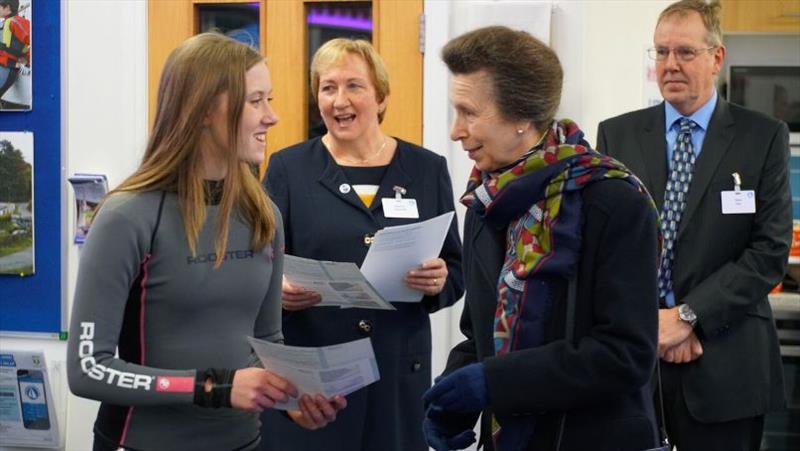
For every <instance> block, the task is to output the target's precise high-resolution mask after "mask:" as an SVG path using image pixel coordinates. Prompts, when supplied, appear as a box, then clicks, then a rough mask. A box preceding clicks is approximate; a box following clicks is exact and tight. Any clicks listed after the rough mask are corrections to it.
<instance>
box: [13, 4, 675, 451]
mask: <svg viewBox="0 0 800 451" xmlns="http://www.w3.org/2000/svg"><path fill="white" fill-rule="evenodd" d="M496 3H497V7H498V8H503V6H504V5H503V3H504V2H503V1H497V2H496ZM514 3H517V4H518V3H520V2H519V1H516V2H514ZM531 3H532V4H533V3H538V4H541V3H551V4H552V9H553V13H552V16H551V19H552V28H551V34H550V39H551V44H552V46H553V48H554V49H555V50H556V52H557V53H558V54H559V57H560V58H561V62H562V65H563V66H564V71H565V82H564V83H565V85H564V96H563V101H562V105H561V109H560V112H559V116H560V117H570V118H572V119H574V120H575V121H576V122H578V124H579V125H581V126H582V128H583V130H584V131H585V132H586V135H587V138H588V139H589V141H590V142H594V138H595V134H596V130H597V123H598V122H599V121H600V120H602V119H605V118H608V117H611V116H614V115H617V114H620V113H623V112H626V111H630V110H633V109H637V108H641V107H642V106H644V105H643V77H644V72H643V71H644V69H643V63H642V61H643V51H644V49H645V48H646V47H648V46H649V45H651V42H652V31H653V28H654V26H655V20H656V17H657V15H658V13H659V11H660V10H661V9H663V8H664V7H665V6H666V5H667V4H668V3H669V2H667V1H655V0H652V1H651V0H585V1H558V0H553V1H546V0H545V1H535V2H531ZM506 4H508V3H506ZM469 10H470V3H469V2H468V1H467V0H458V1H452V0H447V1H442V0H426V1H425V11H426V38H427V39H426V53H425V67H424V72H425V74H424V86H425V98H424V104H423V109H424V113H423V114H424V130H423V144H424V145H425V146H426V147H428V148H430V149H432V150H435V151H437V152H439V153H441V154H442V155H445V156H446V157H447V158H448V162H449V165H450V170H451V176H452V179H453V187H454V194H455V197H456V198H458V196H460V194H461V193H462V191H463V188H464V186H465V183H466V177H467V175H468V173H469V170H470V168H471V162H470V161H469V160H468V159H467V158H466V156H465V155H464V154H463V152H462V151H461V150H460V147H459V146H458V145H457V144H452V143H451V142H450V141H449V139H448V137H447V136H448V130H449V125H450V114H451V113H450V108H449V105H448V101H447V83H448V76H447V70H446V68H445V67H444V65H443V64H442V63H441V62H440V60H439V51H440V49H441V47H442V46H443V45H444V44H445V43H446V42H447V40H448V39H450V38H451V37H453V36H451V27H452V24H453V23H457V22H458V20H460V18H463V17H464V15H465V14H467V15H468V14H469ZM452 28H455V27H452ZM63 29H64V31H63V33H64V36H63V38H62V39H63V42H64V46H65V48H64V51H65V58H64V66H65V69H64V71H63V73H64V74H66V75H65V83H67V85H66V87H65V89H64V91H63V92H64V99H63V101H64V105H65V107H64V111H65V116H66V120H65V124H66V125H65V128H64V130H65V133H66V139H65V143H66V146H67V151H66V155H67V157H66V160H65V168H64V173H65V175H69V174H72V173H74V172H98V173H105V174H106V175H108V177H109V184H110V185H111V186H114V185H116V184H118V183H119V182H120V181H121V180H122V178H123V177H124V176H126V175H127V174H130V173H131V172H132V171H133V170H134V169H135V167H136V166H137V164H138V162H139V159H140V157H141V154H142V150H143V148H144V144H145V140H146V132H147V122H146V115H147V71H146V63H147V58H146V51H147V40H146V35H147V14H146V2H145V1H143V0H116V1H113V2H110V1H105V0H68V1H67V2H66V4H65V26H64V27H63ZM98 37H102V38H98ZM456 200H457V199H456ZM72 202H74V200H73V198H72V193H68V197H67V204H66V205H67V206H71V205H72ZM458 214H459V216H460V218H459V219H460V220H462V221H463V216H464V209H463V208H462V207H458ZM65 215H66V217H67V218H69V219H67V220H65V223H66V227H67V230H65V233H66V235H67V236H68V237H69V236H71V235H72V233H73V231H74V224H73V222H72V221H73V220H72V219H71V218H72V211H71V210H69V209H66V210H65ZM67 247H68V249H67V259H66V261H65V265H66V271H65V273H66V283H65V285H66V287H65V290H66V293H67V304H68V309H69V308H70V307H71V305H72V293H73V291H74V285H75V279H76V276H77V263H78V250H77V248H76V247H75V246H73V245H71V244H68V245H67ZM460 311H461V306H460V305H459V306H458V307H456V308H453V309H447V310H445V311H442V312H439V313H437V314H435V315H434V316H433V328H434V345H433V348H434V349H433V351H434V374H438V373H439V372H440V371H441V369H442V368H443V366H444V361H445V358H446V356H447V352H448V351H449V349H450V348H451V347H452V346H453V345H454V344H455V343H456V342H457V341H460V340H461V339H462V337H461V334H460V332H459V330H458V318H459V316H460ZM2 347H3V348H8V349H11V348H17V349H44V351H45V353H46V357H47V359H48V361H49V362H51V363H55V364H56V365H57V366H58V365H62V368H63V361H64V359H65V353H66V346H65V344H64V343H61V342H55V341H49V340H39V339H8V338H3V341H2ZM54 386H58V387H61V395H60V396H62V397H63V398H64V399H66V400H67V403H66V409H65V413H66V421H65V418H64V417H63V416H64V415H63V414H62V415H60V417H59V422H60V424H62V425H66V429H67V434H66V449H67V450H69V451H82V450H89V449H91V428H92V424H93V422H94V417H95V412H96V408H97V404H96V403H94V402H91V401H87V400H83V399H79V398H76V397H74V396H72V395H67V394H66V392H67V390H66V380H65V378H64V372H63V371H62V372H61V376H59V380H58V381H55V382H54ZM57 396H59V395H58V394H57Z"/></svg>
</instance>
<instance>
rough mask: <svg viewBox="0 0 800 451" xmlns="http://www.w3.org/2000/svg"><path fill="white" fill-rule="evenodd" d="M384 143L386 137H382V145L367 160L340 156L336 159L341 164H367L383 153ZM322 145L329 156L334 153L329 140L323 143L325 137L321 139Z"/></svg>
mask: <svg viewBox="0 0 800 451" xmlns="http://www.w3.org/2000/svg"><path fill="white" fill-rule="evenodd" d="M386 141H387V139H386V135H384V136H383V143H382V144H381V146H380V147H378V150H376V151H375V153H373V154H372V155H370V156H368V157H367V158H358V159H356V158H353V157H350V156H346V155H340V156H339V157H338V159H339V160H342V162H343V163H350V164H367V163H369V162H370V161H372V160H373V159H375V158H377V157H378V155H380V154H381V152H383V149H384V148H385V147H386ZM322 144H325V147H327V148H328V150H329V151H331V154H334V153H335V152H334V151H333V146H332V145H331V142H330V139H328V142H325V137H323V138H322Z"/></svg>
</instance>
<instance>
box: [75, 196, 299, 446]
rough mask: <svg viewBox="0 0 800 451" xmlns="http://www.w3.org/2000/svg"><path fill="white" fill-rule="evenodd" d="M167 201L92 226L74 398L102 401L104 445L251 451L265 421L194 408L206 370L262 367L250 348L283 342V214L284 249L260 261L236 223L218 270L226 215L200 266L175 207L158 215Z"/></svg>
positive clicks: (212, 213)
mask: <svg viewBox="0 0 800 451" xmlns="http://www.w3.org/2000/svg"><path fill="white" fill-rule="evenodd" d="M161 199H162V193H161V192H146V193H139V194H119V195H114V196H112V197H111V198H109V199H108V200H107V201H106V202H105V204H104V205H103V207H102V208H101V209H100V211H99V213H98V214H97V217H96V218H95V220H94V223H93V224H92V228H91V231H90V232H89V236H88V238H87V240H86V244H85V246H84V247H83V249H82V251H81V253H80V266H79V272H78V281H77V286H76V289H75V299H74V306H73V310H72V319H71V324H70V331H69V344H68V352H67V360H68V376H69V385H70V389H71V390H72V391H73V393H75V394H76V395H78V396H83V397H86V398H92V399H96V400H99V401H101V406H100V411H99V413H98V417H97V421H96V422H95V428H94V431H95V435H96V438H97V439H98V440H102V441H103V442H104V443H112V444H116V446H122V447H124V448H125V449H132V450H147V451H150V450H154V451H156V450H169V451H174V450H184V449H186V450H189V449H191V450H214V451H220V450H239V449H253V448H255V447H256V446H257V444H258V441H259V428H258V423H257V421H258V418H257V416H256V415H255V414H251V413H247V412H244V411H240V410H235V409H230V408H220V409H211V408H203V407H199V406H197V405H195V404H193V399H194V398H193V397H194V395H193V391H194V378H195V375H196V372H197V370H198V369H205V368H244V367H247V366H252V365H254V363H255V361H256V360H255V359H254V358H253V356H252V351H251V349H250V346H249V344H248V343H247V340H246V337H247V336H250V335H252V336H255V337H258V338H261V339H265V340H270V341H280V340H282V338H283V337H282V334H281V305H280V294H281V276H282V271H283V245H284V244H283V226H282V225H281V219H280V213H279V210H278V209H277V208H275V207H274V206H273V211H274V212H275V216H276V220H277V221H276V228H275V229H276V236H275V240H274V241H273V242H272V243H271V244H270V245H268V246H267V247H266V248H265V249H263V250H262V251H257V252H254V251H252V250H250V237H251V229H250V227H249V226H248V225H247V224H246V223H244V222H242V221H240V220H239V219H238V218H237V217H236V215H232V217H231V220H230V234H229V238H228V247H227V249H228V251H227V253H226V255H225V261H224V263H223V264H222V266H221V267H220V268H219V269H214V259H215V254H214V236H215V233H214V227H213V224H214V222H215V221H216V214H217V209H218V208H217V206H215V205H208V206H207V210H206V213H207V220H206V226H205V227H204V228H203V230H202V232H201V234H200V237H199V240H198V244H197V253H196V255H195V256H193V255H192V254H191V252H190V250H189V246H188V242H187V239H186V234H185V231H184V223H183V219H182V217H181V215H180V210H179V207H178V202H177V197H176V196H175V194H172V193H170V194H166V195H165V196H164V201H163V206H162V208H161V214H160V215H159V205H160V204H161ZM159 218H160V219H159ZM151 243H152V249H151ZM117 351H118V352H119V354H118V355H116V353H117Z"/></svg>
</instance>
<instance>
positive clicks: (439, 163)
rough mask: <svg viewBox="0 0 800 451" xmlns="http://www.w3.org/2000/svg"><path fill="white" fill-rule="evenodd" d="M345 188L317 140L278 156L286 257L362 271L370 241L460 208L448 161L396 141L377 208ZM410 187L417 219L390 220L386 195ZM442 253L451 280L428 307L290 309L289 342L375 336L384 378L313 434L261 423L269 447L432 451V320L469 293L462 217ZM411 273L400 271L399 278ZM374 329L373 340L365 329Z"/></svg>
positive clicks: (272, 174)
mask: <svg viewBox="0 0 800 451" xmlns="http://www.w3.org/2000/svg"><path fill="white" fill-rule="evenodd" d="M346 183H348V181H347V179H346V178H345V175H344V172H343V171H342V169H341V168H340V167H339V166H338V165H337V164H336V163H335V162H334V161H333V159H332V158H331V157H330V154H329V153H328V151H327V150H326V149H325V148H324V146H323V145H322V144H321V142H320V140H319V138H316V139H312V140H309V141H307V142H304V143H301V144H298V145H295V146H292V147H289V148H287V149H284V150H282V151H280V152H278V153H276V154H274V155H273V156H272V158H271V159H270V164H269V169H268V171H267V177H266V185H267V189H268V191H269V194H270V197H271V198H272V199H273V200H274V201H275V204H276V205H278V208H280V210H281V213H282V214H283V218H284V223H283V224H284V229H285V231H286V253H287V254H290V255H296V256H300V257H307V258H314V259H318V260H333V261H344V262H353V263H355V264H357V265H361V263H362V261H363V260H364V257H365V256H366V254H367V250H368V246H367V245H365V244H364V236H365V235H367V234H370V235H372V234H374V233H375V232H376V231H378V230H380V229H382V228H383V227H386V226H392V225H399V224H407V223H413V222H418V221H422V220H425V219H430V218H433V217H435V216H438V215H440V214H442V213H445V212H448V211H453V209H454V206H453V190H452V187H451V185H450V176H449V173H448V171H447V162H446V160H445V159H444V158H443V157H441V156H439V155H436V154H435V153H433V152H431V151H429V150H425V149H423V148H421V147H418V146H415V145H412V144H409V143H407V142H404V141H400V140H398V148H397V152H396V153H395V156H394V158H393V159H392V161H391V163H390V164H389V167H388V168H387V170H386V173H385V174H384V177H383V180H382V181H381V185H380V188H379V189H378V193H377V195H376V196H375V202H373V204H372V207H371V208H369V209H368V208H367V207H365V206H364V204H363V203H362V202H361V200H360V199H359V198H358V195H357V194H356V193H355V191H354V190H350V191H349V192H348V193H346V194H344V193H342V192H341V191H340V186H341V185H342V184H346ZM394 186H401V187H404V188H405V189H406V190H407V193H406V194H405V196H404V197H405V198H413V199H416V200H417V207H418V209H419V216H420V217H419V219H396V218H386V217H384V215H383V209H382V208H381V201H380V199H381V198H384V197H391V198H393V197H394V196H395V193H394V191H393V190H392V188H393V187H394ZM440 256H441V257H442V258H443V259H444V260H445V261H446V262H447V269H448V273H449V275H448V278H447V282H446V284H445V288H444V291H442V293H440V294H439V295H438V296H426V297H424V298H423V300H422V302H421V303H417V304H400V303H395V304H394V306H395V307H396V308H397V311H378V310H365V309H337V308H332V307H314V308H310V309H306V310H302V311H297V312H284V322H283V333H284V336H285V339H286V344H289V345H295V346H323V345H331V344H337V343H342V342H346V341H351V340H356V339H360V338H364V337H365V336H369V337H370V338H371V340H372V346H373V348H374V350H375V356H376V358H377V360H378V367H379V370H380V376H381V379H380V381H378V382H377V383H375V384H372V385H370V386H368V387H366V388H364V389H362V390H359V391H357V392H355V393H353V394H351V395H349V396H348V397H347V401H348V406H347V408H346V409H344V410H342V411H341V412H339V413H338V415H337V419H336V421H335V422H333V423H331V424H329V425H327V426H326V427H325V428H323V429H320V430H318V431H314V432H311V431H307V430H305V429H302V428H300V427H298V426H296V425H294V424H293V423H292V422H291V421H290V420H288V419H287V418H285V417H283V416H282V415H280V414H269V415H265V417H264V425H263V429H262V431H263V440H264V443H265V446H264V449H269V450H280V451H286V450H303V451H328V450H342V451H357V450H362V449H364V450H369V451H371V450H376V451H378V450H381V451H383V450H387V451H391V450H397V451H413V450H427V446H426V445H425V442H424V438H423V436H422V418H423V414H424V411H423V408H422V401H421V398H422V393H423V392H424V391H425V390H426V389H427V388H428V387H429V386H430V382H431V368H430V366H431V328H430V321H429V318H428V314H429V313H431V312H434V311H436V310H439V309H441V308H444V307H447V306H449V305H452V304H453V303H455V302H456V301H457V300H458V299H459V298H460V297H461V295H462V294H463V292H464V288H463V286H464V285H463V277H462V269H461V240H460V238H459V235H458V226H457V221H456V218H455V217H454V218H453V222H452V224H451V227H450V231H449V232H448V235H447V237H446V239H445V243H444V247H443V249H442V252H441V254H440ZM408 269H410V268H397V272H398V275H400V274H405V272H406V271H407V270H408ZM363 321H366V322H368V323H369V324H370V325H371V329H372V330H371V333H369V334H366V333H365V331H364V330H363V329H362V328H360V327H359V323H361V324H364V323H363Z"/></svg>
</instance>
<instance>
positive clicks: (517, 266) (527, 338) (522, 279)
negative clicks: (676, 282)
mask: <svg viewBox="0 0 800 451" xmlns="http://www.w3.org/2000/svg"><path fill="white" fill-rule="evenodd" d="M613 178H617V179H623V180H627V181H628V182H629V183H631V184H632V185H633V186H634V187H636V188H637V189H638V190H639V191H640V192H642V193H645V194H646V195H648V197H649V194H647V190H646V189H645V187H644V185H643V184H642V183H641V182H640V181H639V179H638V178H636V176H634V175H633V174H632V173H631V172H630V171H629V170H628V169H627V168H626V167H625V166H623V165H622V164H621V163H619V162H618V161H616V160H614V159H613V158H611V157H607V156H604V155H600V154H599V153H597V152H596V151H594V150H592V149H590V148H589V145H588V143H587V142H586V141H584V140H583V132H582V131H581V130H580V129H579V128H578V126H577V124H575V123H574V122H572V121H571V120H568V119H565V120H562V121H559V122H554V123H553V126H552V127H551V128H550V129H548V130H547V132H546V133H545V136H544V137H543V138H542V140H541V141H540V142H539V143H538V144H537V145H536V146H535V147H534V148H533V149H532V150H531V151H530V152H528V153H527V154H526V155H525V156H523V157H522V158H521V159H520V160H519V161H517V162H516V163H514V164H513V165H511V166H510V167H507V168H505V169H504V170H502V172H501V173H499V174H487V173H483V172H481V171H480V170H478V168H477V167H476V168H473V170H472V174H471V175H470V178H469V182H468V184H467V192H466V193H465V194H464V195H463V196H462V197H461V202H462V203H463V204H464V205H466V206H467V208H470V209H472V210H473V211H474V212H475V213H477V214H478V215H479V216H481V217H483V218H484V220H485V221H486V222H487V223H489V224H490V225H492V226H494V227H497V228H506V227H507V232H506V243H507V244H506V255H505V259H504V262H503V267H502V269H501V271H500V277H499V280H498V285H497V309H496V311H495V320H494V347H495V355H501V354H506V353H509V352H513V351H516V350H520V349H527V348H532V347H536V346H540V345H542V344H543V343H544V339H545V338H544V332H545V324H546V321H547V319H548V318H549V316H550V311H551V307H552V305H553V303H554V302H557V301H559V299H553V296H552V295H551V293H553V292H554V289H555V288H556V285H555V284H563V283H564V281H566V280H569V279H571V278H572V277H573V276H574V275H575V273H576V271H577V265H578V261H579V256H580V255H579V253H580V247H581V225H582V215H581V195H580V192H581V190H582V189H583V188H585V187H586V186H588V185H589V184H591V183H594V182H596V181H599V180H604V179H613ZM651 203H652V200H651ZM653 208H654V209H655V204H653ZM495 420H496V419H495ZM501 422H502V424H498V423H496V422H493V423H495V424H494V426H495V427H496V428H495V427H493V431H494V430H496V433H495V434H494V440H495V449H497V450H498V451H510V450H519V449H524V448H525V446H527V443H528V441H529V440H530V439H531V437H532V436H533V426H534V421H533V419H532V418H526V417H516V418H508V419H502V421H501Z"/></svg>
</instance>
